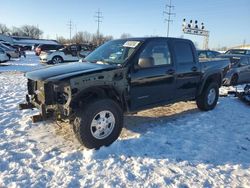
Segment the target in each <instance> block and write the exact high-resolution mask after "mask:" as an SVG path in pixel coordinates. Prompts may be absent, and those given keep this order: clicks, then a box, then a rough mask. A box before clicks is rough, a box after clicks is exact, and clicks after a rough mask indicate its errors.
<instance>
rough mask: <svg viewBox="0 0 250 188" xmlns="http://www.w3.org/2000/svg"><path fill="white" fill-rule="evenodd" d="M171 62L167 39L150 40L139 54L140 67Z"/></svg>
mask: <svg viewBox="0 0 250 188" xmlns="http://www.w3.org/2000/svg"><path fill="white" fill-rule="evenodd" d="M170 64H171V57H170V52H169V49H168V45H167V42H166V41H151V42H149V43H148V44H147V45H146V46H145V48H144V50H143V51H142V52H141V54H140V55H139V61H138V66H139V67H140V68H149V67H154V66H162V65H170Z"/></svg>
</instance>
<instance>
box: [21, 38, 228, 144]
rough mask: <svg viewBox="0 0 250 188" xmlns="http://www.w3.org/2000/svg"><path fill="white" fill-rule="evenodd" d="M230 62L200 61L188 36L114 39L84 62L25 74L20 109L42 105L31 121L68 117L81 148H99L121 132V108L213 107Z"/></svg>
mask: <svg viewBox="0 0 250 188" xmlns="http://www.w3.org/2000/svg"><path fill="white" fill-rule="evenodd" d="M228 65H229V60H227V59H221V60H219V59H214V60H213V61H208V62H205V61H204V62H199V60H198V57H197V52H196V49H195V47H194V45H193V43H192V42H191V41H190V40H185V39H177V38H163V37H154V38H132V39H121V40H113V41H110V42H107V43H105V44H104V45H102V46H101V47H99V48H98V49H96V50H95V51H94V52H92V53H91V54H90V55H88V56H87V57H86V58H85V59H84V60H82V62H77V63H68V64H62V65H56V66H48V67H45V68H42V69H39V70H34V71H32V72H28V73H26V77H27V78H28V94H27V95H26V101H27V102H26V103H25V104H20V109H32V108H38V109H40V111H41V113H40V114H39V115H35V116H33V117H32V118H33V122H37V121H42V120H47V119H54V120H57V121H58V120H60V121H67V122H69V124H71V125H73V126H72V127H73V130H74V132H75V135H76V137H77V138H78V140H79V141H80V142H81V143H82V144H83V145H84V146H85V147H87V148H99V147H101V146H103V145H105V146H107V145H110V144H111V143H112V142H114V141H115V140H116V139H117V138H118V137H119V134H120V132H121V130H122V127H123V114H124V113H134V112H137V111H140V110H144V109H148V108H152V107H157V106H162V105H166V104H171V103H174V102H178V101H188V100H196V102H197V106H198V108H199V109H201V110H203V111H207V110H212V109H213V108H214V107H215V106H216V104H217V100H218V96H219V87H220V86H221V84H222V79H223V77H224V75H225V73H226V71H227V69H228V67H229V66H228Z"/></svg>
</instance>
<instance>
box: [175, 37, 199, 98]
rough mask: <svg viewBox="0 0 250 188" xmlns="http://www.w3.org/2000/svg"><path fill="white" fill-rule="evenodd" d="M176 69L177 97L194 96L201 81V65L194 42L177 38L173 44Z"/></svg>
mask: <svg viewBox="0 0 250 188" xmlns="http://www.w3.org/2000/svg"><path fill="white" fill-rule="evenodd" d="M173 48H174V58H175V62H176V66H177V71H176V97H178V98H193V97H194V96H196V92H197V89H198V87H199V83H200V81H201V66H200V63H199V61H198V58H197V56H196V54H195V52H196V49H195V47H194V45H193V44H192V42H190V41H185V40H176V41H175V42H174V44H173Z"/></svg>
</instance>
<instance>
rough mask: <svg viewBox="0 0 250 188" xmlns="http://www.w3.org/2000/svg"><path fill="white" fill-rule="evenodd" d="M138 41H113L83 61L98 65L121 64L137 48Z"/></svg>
mask: <svg viewBox="0 0 250 188" xmlns="http://www.w3.org/2000/svg"><path fill="white" fill-rule="evenodd" d="M139 44H140V41H135V40H113V41H109V42H107V43H105V44H103V45H102V46H100V47H99V48H97V49H96V50H95V51H93V52H92V53H90V54H89V55H88V56H87V57H86V58H85V59H84V60H85V61H89V62H92V63H100V64H106V63H107V64H117V65H121V64H123V63H124V62H125V61H126V60H127V59H128V58H129V57H130V56H131V55H132V54H133V52H134V51H135V50H136V49H137V48H138V46H139Z"/></svg>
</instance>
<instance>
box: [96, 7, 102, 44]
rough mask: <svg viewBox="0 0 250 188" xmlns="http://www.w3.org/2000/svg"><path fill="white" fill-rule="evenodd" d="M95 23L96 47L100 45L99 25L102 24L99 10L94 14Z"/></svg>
mask: <svg viewBox="0 0 250 188" xmlns="http://www.w3.org/2000/svg"><path fill="white" fill-rule="evenodd" d="M95 18H96V22H97V45H99V44H100V23H101V22H102V18H103V16H102V12H100V9H98V11H97V12H96V15H95Z"/></svg>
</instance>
